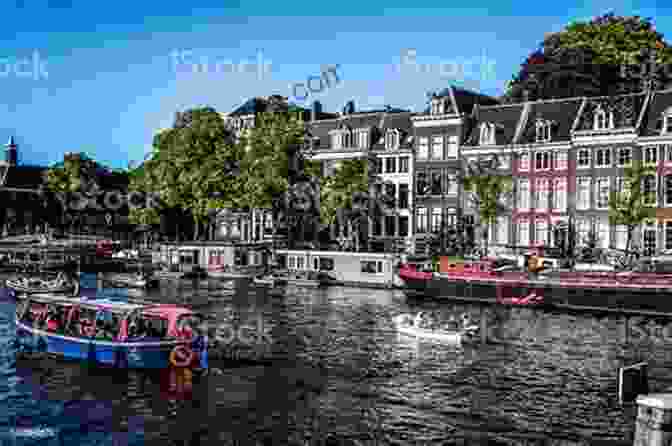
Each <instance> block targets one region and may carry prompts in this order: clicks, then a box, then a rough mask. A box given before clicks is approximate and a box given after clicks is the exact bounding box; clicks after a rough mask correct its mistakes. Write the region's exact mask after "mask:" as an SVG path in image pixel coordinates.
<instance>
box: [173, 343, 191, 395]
mask: <svg viewBox="0 0 672 446" xmlns="http://www.w3.org/2000/svg"><path fill="white" fill-rule="evenodd" d="M194 359H195V356H194V352H193V351H192V350H191V349H190V348H189V347H188V346H185V345H178V346H177V347H175V348H174V349H173V351H172V352H170V357H169V362H170V367H171V370H170V372H171V379H170V390H171V391H174V392H177V393H178V394H184V393H185V392H187V391H189V390H190V387H191V366H192V365H193V363H194Z"/></svg>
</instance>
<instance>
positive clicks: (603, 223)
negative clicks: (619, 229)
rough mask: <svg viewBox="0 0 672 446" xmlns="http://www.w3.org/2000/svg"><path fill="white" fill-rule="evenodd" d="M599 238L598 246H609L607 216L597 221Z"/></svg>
mask: <svg viewBox="0 0 672 446" xmlns="http://www.w3.org/2000/svg"><path fill="white" fill-rule="evenodd" d="M596 232H597V238H598V246H599V247H600V248H604V249H606V248H608V247H609V220H607V219H606V218H600V219H599V220H598V221H597V228H596Z"/></svg>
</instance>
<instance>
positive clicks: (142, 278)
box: [106, 274, 159, 288]
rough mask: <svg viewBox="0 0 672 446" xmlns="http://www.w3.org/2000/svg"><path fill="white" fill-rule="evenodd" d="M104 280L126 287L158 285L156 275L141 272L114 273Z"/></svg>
mask: <svg viewBox="0 0 672 446" xmlns="http://www.w3.org/2000/svg"><path fill="white" fill-rule="evenodd" d="M106 281H108V282H111V283H113V284H115V285H119V286H123V287H127V288H155V287H157V286H158V285H159V279H158V277H153V276H146V275H141V274H135V275H134V274H114V275H112V276H110V277H109V278H106Z"/></svg>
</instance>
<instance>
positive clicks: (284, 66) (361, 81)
mask: <svg viewBox="0 0 672 446" xmlns="http://www.w3.org/2000/svg"><path fill="white" fill-rule="evenodd" d="M240 3H241V2H240V0H236V1H233V2H231V1H225V0H220V1H206V0H191V1H188V2H187V1H182V2H171V1H170V0H169V1H165V0H163V1H160V2H159V1H156V0H135V1H129V0H115V1H89V0H87V1H84V0H5V2H4V3H3V11H2V12H3V17H2V22H3V27H2V28H1V29H0V35H1V38H2V42H3V54H2V55H1V56H2V58H4V60H3V61H2V64H1V65H0V89H1V91H2V98H3V101H2V109H1V111H0V116H1V118H2V123H0V138H2V142H4V141H6V140H7V139H8V138H9V136H10V135H11V134H14V135H15V136H16V140H17V142H18V143H19V144H20V148H19V159H20V161H22V162H24V163H30V164H51V163H53V162H57V161H59V160H61V159H62V156H63V153H64V152H66V151H85V152H87V153H88V154H90V155H91V156H93V157H94V158H95V159H97V160H99V161H102V162H104V163H107V164H108V165H111V166H113V167H125V166H127V164H128V162H129V161H131V160H140V159H142V158H143V156H144V155H145V154H146V153H148V152H149V151H150V150H151V141H152V137H153V135H154V133H155V132H156V131H157V130H158V129H161V128H165V127H169V126H170V125H171V123H172V121H173V118H174V114H175V112H176V111H178V110H184V109H187V108H191V107H195V106H204V105H209V106H213V107H215V108H216V109H217V110H219V111H222V112H226V111H231V110H232V109H233V108H234V107H235V106H236V105H238V104H240V103H242V102H243V101H244V100H246V99H248V98H250V97H253V96H264V95H269V94H282V95H285V96H289V97H291V96H292V94H293V93H292V89H291V84H292V83H296V82H305V80H306V78H307V77H308V76H311V75H319V74H320V69H321V66H322V65H325V64H326V65H328V64H339V65H340V66H339V68H338V69H337V74H338V75H339V77H340V79H341V81H340V82H339V83H338V85H335V84H333V83H332V88H325V89H324V91H322V92H321V93H315V94H314V95H313V96H312V97H311V98H308V99H307V100H306V102H305V104H306V105H308V104H309V103H310V102H311V101H312V100H314V99H318V100H320V101H322V103H323V104H324V108H325V110H327V111H336V110H339V109H340V108H341V107H342V106H343V104H344V103H345V102H346V101H347V100H349V99H354V100H355V102H356V106H357V108H358V109H365V108H374V107H381V106H383V105H385V104H389V105H392V106H397V107H408V108H413V109H415V110H419V109H420V108H421V107H422V106H423V104H424V100H425V92H426V91H428V90H431V89H436V88H441V87H445V86H446V85H448V84H449V83H453V84H456V85H462V86H464V87H467V88H471V89H475V90H480V91H482V92H484V93H488V94H500V93H501V92H502V90H503V87H504V83H505V82H506V81H507V80H508V79H510V78H511V76H512V74H513V73H514V72H516V71H517V70H518V68H519V65H520V63H521V62H522V61H523V59H524V58H525V56H526V55H527V54H528V53H529V52H530V51H531V50H532V49H534V48H535V47H536V46H537V45H538V44H539V42H541V40H542V39H543V36H544V33H546V32H553V31H559V30H561V29H562V28H563V27H564V26H565V25H566V24H567V23H569V22H570V21H572V20H577V19H589V18H590V17H593V16H595V15H599V14H602V13H605V12H608V11H610V10H613V11H614V12H615V13H616V14H618V15H641V16H644V17H652V18H653V19H654V23H655V24H656V27H657V29H658V30H659V31H661V32H663V33H664V34H666V37H667V40H668V41H670V40H672V19H670V17H669V16H667V14H670V12H671V11H672V7H671V6H670V5H669V2H668V0H657V1H656V0H653V1H647V2H640V3H635V2H628V1H622V0H616V1H605V0H594V1H591V2H584V1H564V2H563V1H555V2H515V5H513V6H511V5H507V4H506V3H507V2H501V1H489V2H481V4H480V5H478V6H476V4H477V2H474V1H471V2H465V1H459V0H458V1H452V2H445V1H441V2H438V1H436V2H422V1H414V2H408V1H406V2H403V3H402V2H397V1H393V0H385V1H384V2H378V1H367V2H364V1H358V2H353V1H348V0H342V1H339V2H303V1H294V2H278V1H274V2H266V1H256V2H245V4H244V5H242V6H241V5H240ZM447 3H450V5H451V7H450V8H446V7H445V5H446V4H447ZM408 48H412V49H415V51H416V56H415V59H416V61H417V63H419V64H433V70H431V71H430V72H428V73H417V72H414V71H413V70H412V69H410V68H409V67H408V66H407V67H405V68H402V69H401V70H399V69H398V66H399V64H400V62H401V54H402V52H403V51H404V50H405V49H408ZM175 51H178V52H182V51H191V52H192V56H185V58H184V61H185V62H187V63H191V62H198V61H199V60H200V59H201V58H206V59H207V60H208V70H207V72H205V73H193V72H191V70H192V66H191V65H185V64H180V65H179V66H176V65H175V61H174V58H173V57H172V56H171V54H172V53H173V52H175ZM185 54H186V53H185ZM259 54H261V57H262V59H263V61H264V62H265V63H267V64H270V69H267V72H264V70H263V68H262V69H261V70H257V69H256V67H253V68H252V70H254V72H251V73H250V72H244V73H231V72H226V71H224V70H226V69H227V68H229V67H227V66H226V65H222V64H225V63H227V62H233V63H235V64H240V63H241V62H243V63H244V62H245V61H246V60H250V61H252V60H256V59H257V58H258V57H259ZM35 55H37V57H38V59H39V61H41V62H42V63H43V69H40V68H36V69H33V68H32V67H33V65H32V62H31V64H24V65H20V66H19V73H24V74H17V73H16V72H15V71H14V65H15V64H14V63H15V62H17V61H20V60H22V59H30V60H33V58H34V57H35ZM483 60H485V61H486V62H485V63H483V62H482V61H483ZM479 61H480V62H479ZM7 62H12V63H11V64H10V65H11V66H12V70H11V71H10V72H9V73H7V70H8V64H7ZM468 62H473V63H472V64H471V65H465V63H468ZM218 63H219V64H220V65H219V69H220V70H219V72H217V67H218ZM441 64H443V71H442V69H441ZM456 64H457V66H459V65H462V66H467V67H470V68H469V71H468V72H466V73H465V74H451V72H452V69H451V67H453V66H456ZM38 65H39V64H38ZM479 66H480V67H482V68H479ZM248 69H250V68H249V67H248ZM259 71H260V72H261V75H260V74H259ZM26 73H27V74H26ZM313 85H314V86H315V88H316V85H317V84H316V83H315V84H313ZM299 94H302V93H299Z"/></svg>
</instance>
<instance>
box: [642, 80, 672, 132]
mask: <svg viewBox="0 0 672 446" xmlns="http://www.w3.org/2000/svg"><path fill="white" fill-rule="evenodd" d="M669 109H672V90H662V91H656V92H655V93H653V94H652V96H651V98H650V100H649V106H648V107H647V108H646V111H645V113H644V116H643V117H642V123H641V126H640V134H641V136H657V135H660V130H661V129H662V124H663V123H662V115H663V113H664V112H666V111H667V110H669Z"/></svg>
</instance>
